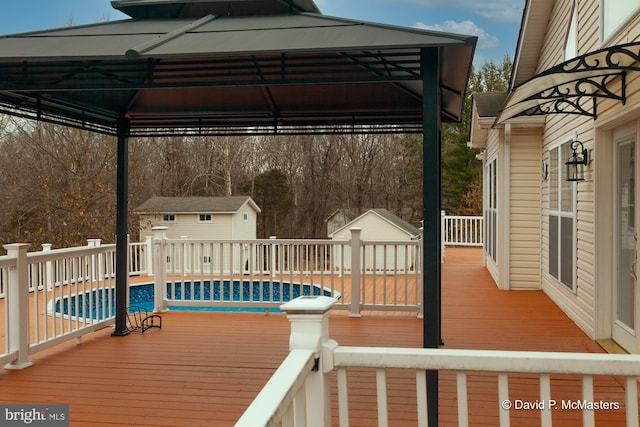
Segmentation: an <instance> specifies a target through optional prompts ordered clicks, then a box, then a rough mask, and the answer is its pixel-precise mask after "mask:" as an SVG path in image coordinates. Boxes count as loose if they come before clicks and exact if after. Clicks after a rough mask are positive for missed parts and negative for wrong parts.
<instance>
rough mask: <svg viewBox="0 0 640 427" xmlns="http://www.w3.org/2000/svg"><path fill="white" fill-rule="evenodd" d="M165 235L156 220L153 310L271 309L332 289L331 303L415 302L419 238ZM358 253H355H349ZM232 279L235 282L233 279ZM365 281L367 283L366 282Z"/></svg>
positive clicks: (353, 306)
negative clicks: (203, 237) (195, 237)
mask: <svg viewBox="0 0 640 427" xmlns="http://www.w3.org/2000/svg"><path fill="white" fill-rule="evenodd" d="M350 231H351V235H352V238H351V240H349V241H340V240H292V239H275V238H272V239H263V240H247V241H242V240H193V239H186V238H184V239H168V238H166V235H165V233H166V228H165V227H158V228H157V229H156V230H155V232H156V235H155V237H154V238H153V240H152V244H153V249H149V248H147V249H145V251H147V252H152V253H153V262H152V263H151V264H152V266H153V267H152V269H151V271H152V272H153V274H154V277H155V289H156V290H155V294H156V296H158V298H157V299H156V301H155V309H156V310H157V311H165V310H166V309H167V307H168V306H175V307H194V306H197V307H237V308H264V309H277V308H278V307H279V306H280V305H281V304H282V303H283V302H285V301H289V300H290V299H293V298H294V297H295V296H298V295H304V294H312V295H313V294H316V295H321V294H325V295H331V296H334V297H339V302H338V303H337V308H340V309H345V310H349V311H350V312H351V315H352V316H359V315H360V314H361V312H362V310H394V311H414V312H416V313H417V314H418V315H419V316H421V314H422V313H421V308H422V276H421V275H422V268H421V265H422V242H421V241H419V240H416V241H403V242H391V241H375V242H374V241H363V240H361V239H360V232H361V230H360V229H357V228H354V229H352V230H350ZM354 254H357V256H354ZM234 282H235V284H234ZM365 283H367V286H365Z"/></svg>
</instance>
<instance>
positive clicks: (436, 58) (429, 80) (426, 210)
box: [420, 47, 442, 427]
mask: <svg viewBox="0 0 640 427" xmlns="http://www.w3.org/2000/svg"><path fill="white" fill-rule="evenodd" d="M420 53H421V69H422V102H423V104H422V156H423V158H422V174H423V175H422V203H423V207H422V209H423V223H424V227H423V239H422V244H423V251H422V254H423V255H422V256H423V274H422V281H423V283H422V285H423V286H422V292H423V295H422V302H423V306H424V317H423V321H422V322H423V346H424V347H425V348H438V346H439V345H440V342H441V330H440V282H441V257H442V247H441V230H440V220H441V218H440V217H441V213H440V210H441V202H440V167H441V159H440V156H441V152H442V149H441V146H440V144H441V133H440V111H441V108H440V103H441V101H440V59H441V58H440V55H441V52H440V48H438V47H428V48H423V49H422V50H421V52H420ZM426 387H427V396H428V404H427V411H428V420H429V421H428V423H429V426H430V427H434V426H437V425H438V371H435V370H434V371H427V384H426Z"/></svg>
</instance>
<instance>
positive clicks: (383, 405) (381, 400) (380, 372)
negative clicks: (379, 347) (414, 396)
mask: <svg viewBox="0 0 640 427" xmlns="http://www.w3.org/2000/svg"><path fill="white" fill-rule="evenodd" d="M376 395H377V396H378V427H387V426H388V425H389V414H388V412H387V411H388V408H387V373H386V371H385V370H384V369H376Z"/></svg>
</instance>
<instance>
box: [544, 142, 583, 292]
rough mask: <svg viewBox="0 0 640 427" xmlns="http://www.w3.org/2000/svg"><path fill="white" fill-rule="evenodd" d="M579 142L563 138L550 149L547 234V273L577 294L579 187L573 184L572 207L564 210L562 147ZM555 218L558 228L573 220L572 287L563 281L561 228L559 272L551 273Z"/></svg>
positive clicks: (558, 251) (558, 237) (564, 170)
mask: <svg viewBox="0 0 640 427" xmlns="http://www.w3.org/2000/svg"><path fill="white" fill-rule="evenodd" d="M575 140H577V137H576V135H573V136H570V137H567V138H563V139H561V140H559V141H558V142H557V143H555V144H553V145H550V146H549V148H548V154H549V180H548V182H549V209H548V215H547V219H548V221H549V224H548V227H549V228H548V233H547V238H548V240H547V250H548V257H547V261H548V262H549V265H548V266H547V272H548V274H549V276H550V277H552V278H553V279H554V280H556V281H557V282H558V283H559V284H560V285H562V287H563V288H566V289H567V290H569V291H571V292H573V293H576V292H577V288H578V266H577V264H578V263H577V250H578V231H577V228H578V222H577V221H578V212H577V210H578V200H577V199H578V197H577V185H576V182H571V183H570V185H571V189H570V191H571V199H572V200H571V207H570V209H569V210H566V211H565V210H562V186H563V183H566V182H567V181H566V174H567V171H566V170H567V168H566V166H565V161H566V159H564V158H563V155H562V147H563V146H565V145H567V144H571V143H572V142H573V141H575ZM553 150H558V163H557V165H556V166H557V169H555V168H554V167H553V165H552V164H551V157H552V156H551V152H552V151H553ZM554 173H557V175H558V177H557V183H556V185H557V193H556V194H557V197H558V199H557V209H552V208H551V206H552V201H551V196H552V195H553V192H552V191H551V183H552V182H553V178H552V174H554ZM553 216H555V217H556V218H558V223H559V224H558V226H559V227H561V226H562V219H563V218H569V219H571V220H572V221H571V231H572V236H571V241H572V248H571V255H570V256H571V260H572V261H571V262H572V264H573V265H572V269H571V270H572V271H571V285H569V284H567V283H565V282H563V281H562V274H561V273H562V266H563V263H562V259H563V258H562V234H561V228H558V236H557V247H556V249H555V250H556V251H557V254H558V260H557V272H556V275H554V274H553V273H552V272H551V262H550V261H551V253H552V252H551V240H552V239H551V229H552V226H551V218H552V217H553Z"/></svg>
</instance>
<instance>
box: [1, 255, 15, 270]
mask: <svg viewBox="0 0 640 427" xmlns="http://www.w3.org/2000/svg"><path fill="white" fill-rule="evenodd" d="M15 265H16V259H15V258H12V257H10V256H8V255H5V256H0V268H8V267H13V266H15Z"/></svg>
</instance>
